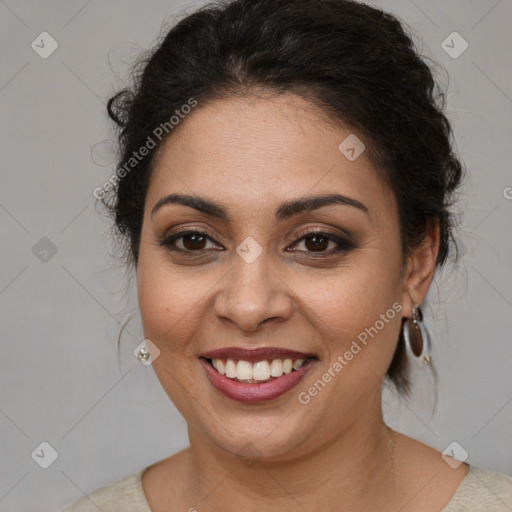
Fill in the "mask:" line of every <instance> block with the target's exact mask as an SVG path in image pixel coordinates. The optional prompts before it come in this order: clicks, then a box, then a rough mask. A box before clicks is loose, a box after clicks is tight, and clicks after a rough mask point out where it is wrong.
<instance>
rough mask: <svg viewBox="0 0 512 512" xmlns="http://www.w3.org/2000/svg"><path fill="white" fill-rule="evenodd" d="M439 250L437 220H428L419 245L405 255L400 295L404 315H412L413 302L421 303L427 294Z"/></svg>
mask: <svg viewBox="0 0 512 512" xmlns="http://www.w3.org/2000/svg"><path fill="white" fill-rule="evenodd" d="M438 252H439V220H438V219H436V218H433V219H431V220H430V221H429V227H428V233H427V235H426V236H425V239H424V240H423V242H422V243H421V245H420V246H418V247H417V248H415V249H414V250H413V251H412V253H411V254H410V255H409V256H408V257H407V262H406V268H405V274H404V286H403V295H402V304H403V313H404V316H405V317H410V316H411V315H412V307H413V305H414V304H422V303H423V301H424V300H425V296H426V295H427V292H428V289H429V288H430V284H431V283H432V279H433V278H434V271H435V269H436V259H437V254H438Z"/></svg>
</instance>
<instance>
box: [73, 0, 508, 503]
mask: <svg viewBox="0 0 512 512" xmlns="http://www.w3.org/2000/svg"><path fill="white" fill-rule="evenodd" d="M134 77H135V82H134V85H133V88H132V89H131V90H126V91H121V92H120V93H119V94H117V95H116V96H114V97H113V98H112V99H111V100H110V102H109V112H110V115H111V117H112V119H113V120H114V121H115V122H116V123H117V124H118V125H119V127H120V131H119V142H120V147H121V159H120V161H119V164H118V167H117V172H116V175H115V176H114V177H113V179H112V180H111V181H112V183H113V185H114V189H113V191H110V192H111V194H107V192H109V189H111V188H112V184H111V185H110V186H105V187H104V188H103V189H97V191H96V193H95V194H96V195H97V197H99V198H102V199H104V202H105V204H106V205H107V206H108V207H110V208H111V211H112V214H113V217H114V219H115V223H116V227H117V229H118V232H119V234H120V235H121V236H122V237H123V240H124V241H125V242H126V245H125V247H126V255H127V257H128V260H129V263H130V264H131V265H133V267H134V269H135V270H136V274H137V285H138V288H137V289H138V299H139V307H140V311H141V316H142V321H143V328H144V334H145V338H146V340H145V344H144V346H142V347H141V349H140V351H139V353H138V357H139V358H140V359H141V361H144V362H145V363H147V364H152V365H153V368H154V371H155V372H156V374H157V376H158V379H159V381H160V382H161V384H162V386H163V388H164V389H165V391H166V393H167V394H168V396H169V398H170V399H171V400H172V401H173V403H174V404H175V405H176V407H177V408H178V410H179V411H180V412H181V414H182V415H183V416H184V418H185V419H186V421H187V425H188V433H189V439H190V446H189V447H188V448H187V449H185V450H183V451H181V452H179V453H177V454H175V455H173V456H172V457H169V458H167V459H164V460H161V461H159V462H157V463H155V464H153V465H151V466H149V467H147V468H143V469H142V470H141V471H139V472H137V473H136V474H134V475H131V476H130V477H128V478H125V479H123V480H120V481H118V482H115V483H113V484H110V485H107V486H104V487H102V488H100V489H97V490H96V491H95V492H93V493H92V494H90V495H89V497H84V498H82V499H80V500H79V501H77V502H75V503H74V504H72V505H71V506H69V507H68V508H66V509H65V512H71V511H74V512H79V511H86V510H87V511H88V510H97V509H98V508H99V509H100V510H102V511H104V512H106V511H107V510H130V511H137V512H139V511H140V512H151V511H153V512H161V511H170V510H183V511H186V510H188V511H194V510H198V511H206V510H211V511H213V510H265V511H271V512H272V511H280V512H282V511H288V510H289V511H291V510H294V511H295V510H307V511H320V510H322V511H325V510H333V511H334V510H344V511H352V510H354V511H360V510H369V511H370V510H371V511H373V510H375V511H377V510H378V511H388V510H389V511H397V510H401V511H415V512H423V511H429V512H437V511H444V512H453V511H456V510H465V511H467V510H470V511H471V510H486V511H489V510H493V511H494V510H510V509H512V479H511V478H510V477H508V476H506V475H500V474H497V473H494V472H491V471H489V470H485V469H483V468H477V467H474V466H471V465H468V464H465V463H462V462H461V461H456V460H455V459H450V458H449V457H446V456H441V454H440V453H439V452H438V451H436V450H434V449H433V448H430V447H428V446H426V445H424V444H422V443H420V442H419V441H416V440H414V439H412V438H409V437H407V436H405V435H402V434H400V433H398V432H395V431H393V430H391V429H390V428H389V427H388V426H387V425H386V424H385V423H384V421H383V419H382V411H381V391H382V384H383V382H384V380H385V379H386V378H388V379H389V380H390V381H391V382H392V383H394V384H395V385H396V387H397V389H398V390H399V391H400V392H402V393H407V391H408V386H409V380H408V377H407V369H408V366H409V364H410V360H411V359H419V360H422V361H424V362H425V363H427V364H429V363H430V359H429V356H428V339H427V337H426V333H425V330H424V329H423V325H422V314H421V309H420V306H421V305H422V304H423V303H424V300H425V296H426V294H427V292H428V289H429V287H430V285H431V282H432V279H433V276H434V272H435V270H436V268H438V267H440V266H442V265H443V263H444V262H445V261H446V259H447V257H448V254H449V251H450V248H451V239H452V232H451V229H452V225H453V222H452V216H451V213H450V210H449V207H450V205H451V203H452V202H453V200H454V198H455V192H456V190H457V188H458V186H459V185H460V183H461V180H462V164H461V162H460V161H459V160H458V158H457V157H456V156H455V154H454V153H453V151H452V147H451V143H450V137H451V127H450V124H449V122H448V120H447V118H446V117H445V115H444V114H443V100H444V96H443V93H442V92H440V91H439V89H438V87H437V84H436V82H435V81H434V79H433V77H432V73H431V70H430V69H429V67H428V66H427V65H426V63H425V62H424V61H423V60H422V59H421V58H420V56H419V55H418V54H417V53H416V51H415V49H414V46H413V43H412V41H411V39H410V37H409V36H408V35H407V34H406V33H405V31H404V29H403V27H402V25H401V24H400V23H399V22H398V20H397V19H396V18H394V17H393V16H391V15H390V14H387V13H384V12H382V11H381V10H379V9H377V8H373V7H369V6H367V5H364V4H360V3H358V2H355V1H351V0H323V1H321V0H252V1H249V0H238V1H233V2H226V3H222V4H221V3H219V2H217V3H215V4H211V5H209V6H206V7H204V8H203V9H200V10H199V11H197V12H195V13H193V14H191V15H189V16H188V17H186V18H185V19H184V20H182V21H181V22H180V23H178V24H177V25H176V26H175V27H174V28H172V29H171V30H170V31H169V33H168V34H167V36H166V37H165V39H164V40H163V41H162V42H161V43H160V44H159V46H158V47H156V48H155V50H154V51H153V52H152V53H151V55H149V57H148V58H147V59H146V60H145V61H144V62H142V63H141V64H140V68H139V69H137V70H135V71H134Z"/></svg>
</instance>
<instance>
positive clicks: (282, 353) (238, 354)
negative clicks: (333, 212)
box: [200, 347, 316, 362]
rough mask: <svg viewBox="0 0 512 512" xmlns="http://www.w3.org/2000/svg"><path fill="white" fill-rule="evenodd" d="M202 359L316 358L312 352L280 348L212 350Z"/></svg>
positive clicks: (251, 360)
mask: <svg viewBox="0 0 512 512" xmlns="http://www.w3.org/2000/svg"><path fill="white" fill-rule="evenodd" d="M200 357H205V358H207V359H236V360H243V361H249V362H256V361H263V360H265V359H307V358H308V357H315V358H316V354H313V353H311V352H298V351H297V350H288V349H285V348H279V347H257V348H242V347H225V348H219V349H217V350H211V351H210V352H205V353H204V354H201V356H200Z"/></svg>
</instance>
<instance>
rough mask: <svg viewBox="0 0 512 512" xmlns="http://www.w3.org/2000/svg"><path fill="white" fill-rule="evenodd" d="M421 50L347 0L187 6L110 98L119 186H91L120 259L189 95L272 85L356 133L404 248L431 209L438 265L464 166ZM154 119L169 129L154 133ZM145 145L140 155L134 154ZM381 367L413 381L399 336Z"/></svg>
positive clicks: (221, 94) (374, 13) (200, 98)
mask: <svg viewBox="0 0 512 512" xmlns="http://www.w3.org/2000/svg"><path fill="white" fill-rule="evenodd" d="M425 60H426V58H425V57H422V56H420V55H419V53H418V52H417V50H416V49H415V47H414V43H413V41H412V38H411V36H410V35H408V34H407V33H406V31H405V29H404V27H403V25H402V23H401V22H400V21H399V20H398V19H397V18H396V17H394V16H393V15H391V14H389V13H386V12H383V11H382V10H380V9H378V8H375V7H370V6H368V5H365V4H362V3H359V2H356V1H354V0H232V1H219V2H215V3H210V4H207V5H205V6H204V7H202V8H200V9H199V10H197V11H195V12H193V13H192V14H190V15H188V16H186V17H184V18H183V19H182V20H181V21H179V22H178V23H176V24H175V25H174V26H173V27H172V28H171V29H170V30H169V31H168V32H167V33H166V34H165V36H163V37H162V39H161V40H160V41H158V44H155V46H154V48H152V49H151V50H150V51H149V52H148V53H147V54H144V55H143V57H142V59H141V60H139V61H138V63H137V64H136V65H135V67H134V68H133V70H132V77H133V84H132V85H131V86H130V87H128V88H126V89H123V90H121V91H119V92H118V93H117V94H115V95H114V96H113V97H111V98H110V100H109V102H108V112H109V115H110V117H111V118H112V119H113V121H114V122H115V123H116V126H117V135H118V141H119V147H120V159H119V162H118V165H117V169H116V179H115V183H114V186H111V185H109V187H108V189H107V188H106V187H105V190H102V191H101V195H96V194H95V195H96V197H98V198H101V199H102V200H103V203H104V204H105V205H106V206H107V208H108V211H109V213H110V214H111V215H112V217H113V219H114V227H115V229H116V233H117V235H118V240H119V241H120V242H121V243H122V244H123V247H122V248H123V254H124V255H125V257H126V259H127V262H128V263H129V264H133V265H134V266H137V262H138V251H139V242H140V234H141V227H142V219H143V210H144V203H145V198H146V192H147V188H148V184H149V178H150V175H151V172H152V169H153V164H154V162H155V154H156V152H157V150H158V149H159V148H160V147H161V145H162V143H163V142H164V141H165V140H166V138H167V137H169V136H172V133H173V131H174V129H172V128H173V127H172V126H170V123H169V120H170V118H171V117H172V116H173V115H175V114H178V113H179V112H181V109H182V108H184V107H183V106H184V105H187V103H188V104H190V99H191V98H193V99H194V101H196V102H197V105H198V106H197V107H196V108H201V106H204V105H206V104H208V103H209V102H212V101H215V100H218V99H221V98H228V97H244V96H247V95H248V94H251V93H255V92H256V93H257V92H258V91H260V92H261V91H263V92H265V91H268V92H271V93H275V94H281V93H295V94H298V95H300V96H301V97H303V98H305V99H307V100H308V101H309V102H310V103H311V105H312V106H314V107H316V108H317V109H318V110H319V111H321V112H322V113H323V114H324V115H325V118H326V119H328V120H330V121H332V122H333V123H336V122H341V123H342V124H343V125H344V126H349V127H351V128H352V129H353V130H354V131H355V132H357V133H358V135H359V134H360V135H361V137H362V138H363V140H364V141H365V145H366V147H367V154H368V156H369V158H370V159H371V161H372V162H373V164H374V166H375V168H376V169H377V170H378V172H379V174H380V175H381V177H382V178H383V179H384V180H385V181H386V182H387V183H388V184H389V185H390V187H391V189H392V190H393V191H394V194H395V197H396V199H397V204H398V215H399V221H400V232H401V243H402V253H403V255H404V256H406V255H407V254H409V253H410V251H411V250H412V249H413V248H415V247H417V246H418V245H419V244H420V243H421V242H422V241H423V240H424V239H425V236H426V235H427V233H428V229H429V226H430V225H431V221H432V220H437V221H438V222H439V228H440V248H439V253H438V256H437V261H436V265H437V266H441V265H443V264H444V263H445V261H446V259H447V256H448V253H449V249H450V246H451V244H452V243H453V242H454V241H455V240H454V237H453V235H452V231H453V229H452V228H453V227H454V222H453V214H452V213H451V212H450V211H449V207H450V206H451V205H452V203H453V200H454V192H455V190H456V189H457V188H458V186H459V185H460V184H461V180H462V177H463V166H462V164H461V162H460V161H459V159H458V158H457V157H456V155H455V154H454V152H453V150H452V143H451V142H452V141H451V139H452V137H453V133H452V129H451V125H450V123H449V121H448V119H447V118H446V116H445V115H444V114H443V110H444V108H445V94H444V93H443V92H442V90H441V89H440V87H439V86H438V84H437V82H436V81H435V80H434V78H433V74H432V70H431V69H430V67H429V66H428V65H427V63H426V62H425ZM189 110H190V109H189ZM183 111H184V112H186V111H185V110H183ZM191 116H193V113H192V114H191ZM180 117H182V116H180ZM184 122H186V120H185V121H184ZM166 123H167V124H166ZM161 126H166V129H165V134H164V136H161V135H162V134H163V130H162V129H160V132H161V133H160V132H155V129H156V127H161ZM176 128H177V129H179V125H177V126H176ZM155 133H159V134H160V137H155ZM150 140H151V141H152V144H151V147H150V145H149V144H148V141H150ZM143 147H146V148H149V147H150V149H149V150H148V151H145V152H144V153H147V156H145V157H144V158H137V160H135V159H134V155H136V154H138V153H137V152H138V151H139V150H140V148H143ZM141 153H142V152H141ZM128 163H130V166H127V164H128ZM132 169H133V170H132ZM107 191H108V192H109V193H108V194H107V193H106V192H107ZM387 375H388V377H389V378H390V379H391V381H392V382H393V383H394V384H395V385H396V387H397V388H398V389H399V390H400V391H403V392H405V393H407V392H408V391H409V381H408V377H407V367H406V357H405V351H404V344H403V340H401V339H400V340H399V342H398V344H397V348H396V351H395V354H394V357H393V360H392V363H391V365H390V367H389V370H388V373H387Z"/></svg>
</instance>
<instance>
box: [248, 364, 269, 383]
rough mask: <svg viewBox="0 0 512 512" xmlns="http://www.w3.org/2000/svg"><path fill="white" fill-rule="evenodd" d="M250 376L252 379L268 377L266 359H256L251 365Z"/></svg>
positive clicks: (265, 378)
mask: <svg viewBox="0 0 512 512" xmlns="http://www.w3.org/2000/svg"><path fill="white" fill-rule="evenodd" d="M252 378H253V379H254V380H267V379H270V366H269V364H268V363H267V361H258V362H257V363H254V365H253V367H252Z"/></svg>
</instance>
